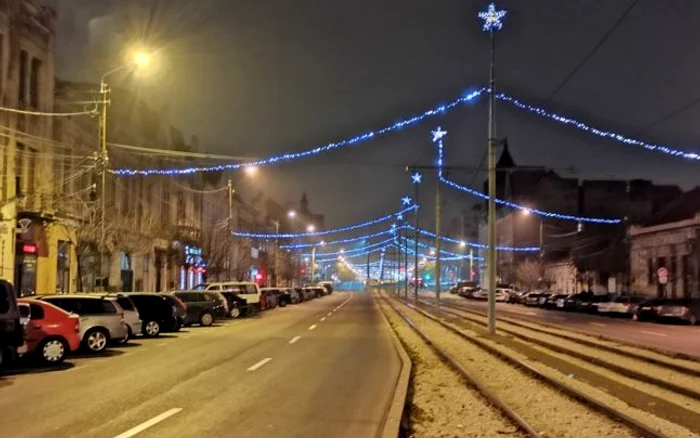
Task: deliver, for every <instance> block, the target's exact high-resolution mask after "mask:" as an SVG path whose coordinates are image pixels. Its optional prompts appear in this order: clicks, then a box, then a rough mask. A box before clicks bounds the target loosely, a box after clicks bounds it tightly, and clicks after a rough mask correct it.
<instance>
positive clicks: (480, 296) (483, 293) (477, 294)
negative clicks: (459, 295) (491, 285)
mask: <svg viewBox="0 0 700 438" xmlns="http://www.w3.org/2000/svg"><path fill="white" fill-rule="evenodd" d="M469 298H472V299H475V300H488V298H489V291H487V290H486V289H476V290H474V291H472V292H471V293H470V294H469Z"/></svg>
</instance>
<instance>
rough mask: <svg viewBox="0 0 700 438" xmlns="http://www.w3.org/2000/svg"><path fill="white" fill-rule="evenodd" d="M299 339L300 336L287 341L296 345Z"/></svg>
mask: <svg viewBox="0 0 700 438" xmlns="http://www.w3.org/2000/svg"><path fill="white" fill-rule="evenodd" d="M299 339H301V336H294V337H293V338H292V340H291V341H289V343H290V344H294V343H296V342H297V341H298V340H299Z"/></svg>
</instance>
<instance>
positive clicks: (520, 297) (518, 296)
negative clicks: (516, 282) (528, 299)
mask: <svg viewBox="0 0 700 438" xmlns="http://www.w3.org/2000/svg"><path fill="white" fill-rule="evenodd" d="M528 293H530V292H527V291H524V290H520V291H516V292H515V293H514V294H512V295H511V296H510V300H508V302H509V303H511V304H523V303H524V302H525V295H527V294H528Z"/></svg>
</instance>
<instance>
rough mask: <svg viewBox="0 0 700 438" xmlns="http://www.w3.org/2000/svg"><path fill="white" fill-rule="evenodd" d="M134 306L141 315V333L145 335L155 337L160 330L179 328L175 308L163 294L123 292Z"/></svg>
mask: <svg viewBox="0 0 700 438" xmlns="http://www.w3.org/2000/svg"><path fill="white" fill-rule="evenodd" d="M125 295H127V296H128V297H129V298H131V301H133V303H134V305H135V306H136V310H138V311H139V316H140V317H141V321H142V327H141V334H143V336H145V337H149V338H152V337H155V336H158V335H160V333H161V332H169V331H178V330H180V325H181V324H180V321H179V320H178V318H177V309H176V308H175V305H174V304H173V303H171V302H170V301H169V300H168V299H167V297H166V296H165V294H155V293H138V292H136V293H128V294H125Z"/></svg>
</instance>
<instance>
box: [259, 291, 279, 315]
mask: <svg viewBox="0 0 700 438" xmlns="http://www.w3.org/2000/svg"><path fill="white" fill-rule="evenodd" d="M278 293H279V289H275V288H273V287H263V288H261V289H260V294H261V295H262V298H261V300H260V303H261V308H262V309H263V310H267V309H274V308H275V307H277V304H278V301H277V298H278Z"/></svg>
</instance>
